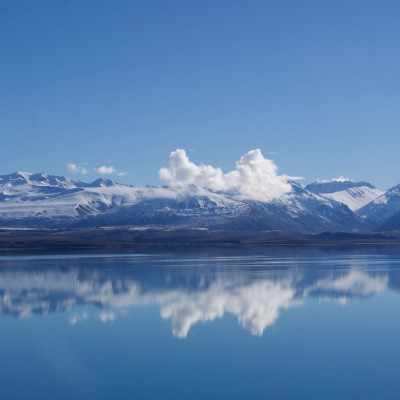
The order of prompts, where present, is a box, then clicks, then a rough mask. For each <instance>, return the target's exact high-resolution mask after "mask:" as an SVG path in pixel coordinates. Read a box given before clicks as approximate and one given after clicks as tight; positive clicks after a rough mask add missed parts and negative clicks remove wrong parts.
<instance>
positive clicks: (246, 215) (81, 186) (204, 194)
mask: <svg viewBox="0 0 400 400" xmlns="http://www.w3.org/2000/svg"><path fill="white" fill-rule="evenodd" d="M371 186H372V185H371ZM291 187H292V191H291V193H289V194H288V195H286V196H284V197H282V198H280V199H275V200H269V201H265V202H261V201H254V200H244V199H242V198H239V199H238V198H237V197H235V196H231V195H227V194H224V193H216V192H212V191H210V190H207V189H204V188H201V187H198V186H193V185H192V186H182V187H166V186H162V187H160V186H144V187H135V186H129V185H123V184H118V183H114V182H112V181H110V180H107V179H103V178H101V179H98V180H96V181H94V182H92V183H85V182H81V181H74V180H71V179H68V178H65V177H58V176H53V175H48V174H45V173H40V174H30V173H26V172H16V173H13V174H10V175H4V176H0V226H3V227H99V226H121V225H125V226H126V225H133V226H140V227H143V226H145V227H159V226H163V227H181V228H207V229H225V230H236V229H238V230H291V231H297V232H302V233H319V232H323V231H360V230H364V223H363V221H362V220H361V219H360V218H359V217H358V215H356V214H355V213H354V212H352V211H351V210H350V208H349V207H348V206H347V205H346V203H345V202H343V201H337V200H336V199H335V198H333V197H329V196H326V193H323V192H321V193H315V192H312V191H311V190H308V189H307V188H303V187H302V186H301V185H299V184H297V183H293V182H292V183H291ZM364 187H367V186H365V185H364V186H362V188H364ZM357 188H358V187H354V186H353V187H351V188H348V189H347V190H350V189H357ZM369 189H371V191H372V190H375V189H374V188H373V187H371V188H369ZM314 190H315V189H314ZM363 190H364V189H363ZM371 193H372V192H371Z"/></svg>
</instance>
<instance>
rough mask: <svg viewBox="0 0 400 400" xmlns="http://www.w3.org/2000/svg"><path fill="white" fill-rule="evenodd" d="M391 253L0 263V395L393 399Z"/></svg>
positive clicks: (396, 270) (397, 317)
mask: <svg viewBox="0 0 400 400" xmlns="http://www.w3.org/2000/svg"><path fill="white" fill-rule="evenodd" d="M399 294H400V249H396V248H390V247H388V248H381V249H367V248H357V249H353V250H343V249H342V250H334V249H297V250H296V249H293V250H282V249H281V250H279V249H263V250H258V249H252V250H249V249H246V250H242V251H239V250H238V251H227V250H226V251H225V250H219V251H210V252H208V253H207V252H204V251H202V252H193V251H192V252H181V253H176V254H161V253H153V254H133V255H132V254H131V255H126V254H123V255H99V256H93V255H86V256H82V255H80V256H35V257H4V256H3V257H0V332H1V341H0V354H1V362H0V385H1V386H0V398H1V399H7V400H11V399H40V400H44V399H77V400H79V399H86V400H87V399H152V400H154V399H307V400H309V399H397V398H400V384H399V382H400V381H399V372H400V371H399V365H400V364H399V363H400V296H399Z"/></svg>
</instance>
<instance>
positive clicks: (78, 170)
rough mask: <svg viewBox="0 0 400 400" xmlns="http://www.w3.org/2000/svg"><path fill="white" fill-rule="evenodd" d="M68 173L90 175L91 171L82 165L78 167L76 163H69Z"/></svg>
mask: <svg viewBox="0 0 400 400" xmlns="http://www.w3.org/2000/svg"><path fill="white" fill-rule="evenodd" d="M67 169H68V172H71V173H72V174H79V175H86V174H88V173H89V170H88V169H87V168H86V167H83V166H82V165H76V164H74V163H67Z"/></svg>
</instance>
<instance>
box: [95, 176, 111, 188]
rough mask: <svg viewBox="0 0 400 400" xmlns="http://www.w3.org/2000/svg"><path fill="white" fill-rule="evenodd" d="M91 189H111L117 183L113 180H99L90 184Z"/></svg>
mask: <svg viewBox="0 0 400 400" xmlns="http://www.w3.org/2000/svg"><path fill="white" fill-rule="evenodd" d="M89 186H90V187H101V186H103V187H110V186H115V183H114V182H113V181H112V180H111V179H106V178H99V179H96V180H95V181H93V182H92V183H91V184H89Z"/></svg>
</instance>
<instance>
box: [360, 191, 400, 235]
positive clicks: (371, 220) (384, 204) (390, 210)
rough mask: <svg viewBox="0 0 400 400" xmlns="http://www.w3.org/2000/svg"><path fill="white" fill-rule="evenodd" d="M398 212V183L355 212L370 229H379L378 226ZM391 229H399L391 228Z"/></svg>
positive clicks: (399, 208)
mask: <svg viewBox="0 0 400 400" xmlns="http://www.w3.org/2000/svg"><path fill="white" fill-rule="evenodd" d="M398 212H400V185H397V186H394V187H393V188H391V189H389V190H388V191H387V192H385V193H384V194H382V195H381V196H379V197H378V198H376V199H375V200H373V201H371V202H370V203H368V204H367V205H365V206H364V207H362V208H360V209H359V210H357V214H358V215H359V216H360V217H361V218H362V219H363V220H364V221H365V223H366V224H367V226H368V227H369V228H370V229H379V230H380V229H381V228H380V226H381V225H383V224H385V222H386V221H388V220H389V219H391V218H392V217H394V216H395V215H396V214H397V213H398ZM391 229H399V227H397V228H394V227H393V228H391Z"/></svg>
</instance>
